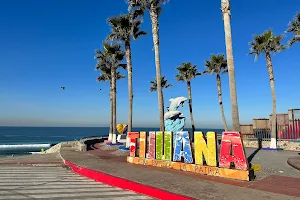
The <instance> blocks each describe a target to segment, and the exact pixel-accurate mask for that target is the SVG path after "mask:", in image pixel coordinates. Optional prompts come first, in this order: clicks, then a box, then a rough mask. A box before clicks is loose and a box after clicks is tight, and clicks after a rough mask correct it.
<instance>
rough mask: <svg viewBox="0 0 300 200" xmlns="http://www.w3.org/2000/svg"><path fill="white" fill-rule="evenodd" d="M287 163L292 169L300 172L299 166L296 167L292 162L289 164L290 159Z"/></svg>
mask: <svg viewBox="0 0 300 200" xmlns="http://www.w3.org/2000/svg"><path fill="white" fill-rule="evenodd" d="M292 158H293V157H292ZM287 163H288V164H289V165H290V166H291V167H293V168H295V169H297V170H299V171H300V166H297V165H295V164H294V163H293V162H291V161H290V158H288V159H287Z"/></svg>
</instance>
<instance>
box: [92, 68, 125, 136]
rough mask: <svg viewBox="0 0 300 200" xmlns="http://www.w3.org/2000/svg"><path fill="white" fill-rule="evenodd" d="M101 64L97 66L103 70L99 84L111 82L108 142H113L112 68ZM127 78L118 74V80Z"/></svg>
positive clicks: (98, 78)
mask: <svg viewBox="0 0 300 200" xmlns="http://www.w3.org/2000/svg"><path fill="white" fill-rule="evenodd" d="M98 64H99V63H97V65H96V70H101V74H100V75H99V76H98V77H97V81H98V82H109V102H110V127H109V135H108V140H109V141H111V140H112V130H113V104H112V100H113V96H112V87H111V86H112V82H111V68H110V67H106V66H99V65H98ZM110 65H111V64H110V63H107V66H110ZM122 78H125V75H123V74H121V73H120V72H117V78H116V79H117V80H120V79H122Z"/></svg>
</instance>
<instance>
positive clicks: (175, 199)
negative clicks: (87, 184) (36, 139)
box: [63, 159, 195, 200]
mask: <svg viewBox="0 0 300 200" xmlns="http://www.w3.org/2000/svg"><path fill="white" fill-rule="evenodd" d="M63 161H64V163H65V165H68V166H69V167H71V168H72V170H73V171H74V172H75V173H78V174H80V175H82V176H85V177H88V178H90V179H93V180H96V181H98V182H102V183H104V184H107V185H111V186H115V187H118V188H122V189H125V190H131V191H133V192H136V193H140V194H144V195H147V196H150V197H154V198H158V199H166V200H169V199H172V200H188V199H190V200H194V199H195V198H192V197H187V196H183V195H179V194H174V193H171V192H168V191H165V190H161V189H158V188H155V187H151V186H147V185H143V184H140V183H137V182H133V181H130V180H127V179H124V178H119V177H116V176H113V175H109V174H106V173H102V172H99V171H94V170H91V169H88V168H84V167H81V166H77V165H75V164H73V163H71V162H70V161H68V160H64V159H63Z"/></svg>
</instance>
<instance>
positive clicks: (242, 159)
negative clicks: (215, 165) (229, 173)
mask: <svg viewBox="0 0 300 200" xmlns="http://www.w3.org/2000/svg"><path fill="white" fill-rule="evenodd" d="M231 147H232V155H231ZM232 162H233V163H234V166H235V168H236V169H240V170H248V161H247V158H246V156H245V150H244V146H243V142H242V138H241V135H240V133H239V132H223V134H222V143H221V150H220V164H219V166H220V167H223V168H230V164H231V163H232Z"/></svg>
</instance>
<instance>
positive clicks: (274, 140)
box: [266, 53, 277, 149]
mask: <svg viewBox="0 0 300 200" xmlns="http://www.w3.org/2000/svg"><path fill="white" fill-rule="evenodd" d="M266 60H267V68H268V73H269V78H270V86H271V92H272V130H271V131H272V132H271V145H270V148H273V149H276V148H277V134H276V125H277V120H276V94H275V80H274V74H273V66H272V60H271V55H270V53H266Z"/></svg>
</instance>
